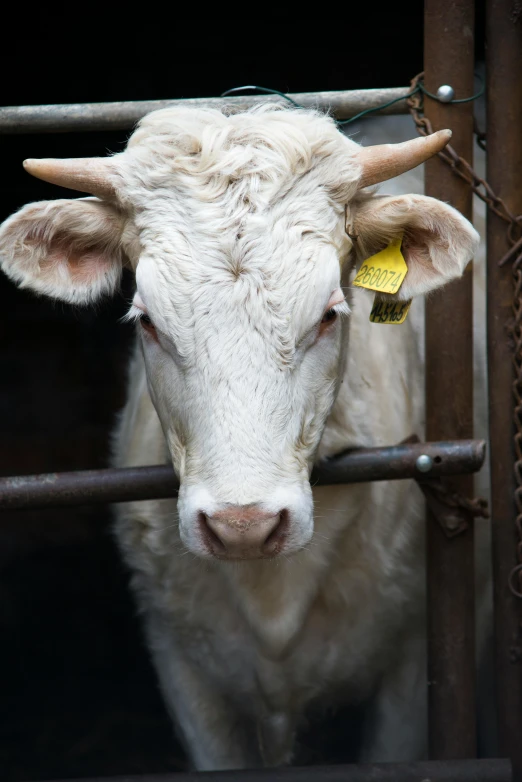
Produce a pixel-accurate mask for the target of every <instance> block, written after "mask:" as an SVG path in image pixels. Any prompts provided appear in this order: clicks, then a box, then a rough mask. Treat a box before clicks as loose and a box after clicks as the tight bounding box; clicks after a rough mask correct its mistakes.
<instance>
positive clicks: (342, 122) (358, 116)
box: [221, 74, 485, 125]
mask: <svg viewBox="0 0 522 782" xmlns="http://www.w3.org/2000/svg"><path fill="white" fill-rule="evenodd" d="M476 75H477V78H479V79H480V81H482V79H481V77H480V76H478V74H476ZM243 90H256V91H257V92H264V93H268V94H269V95H279V97H280V98H284V100H286V101H288V103H291V104H292V105H293V106H295V107H296V108H297V109H304V106H301V105H300V104H299V103H297V102H296V101H295V100H293V98H291V97H290V96H289V95H286V94H285V93H284V92H280V91H279V90H272V89H271V88H270V87H258V86H257V85H255V84H246V85H245V86H244V87H233V88H232V89H231V90H226V91H225V92H223V93H221V97H222V98H226V97H227V95H232V93H234V92H243ZM484 90H485V87H484V85H483V86H482V89H481V90H480V91H479V92H477V93H476V95H472V96H471V97H470V98H458V99H457V100H455V99H454V100H450V101H441V100H440V98H438V97H437V96H436V95H433V93H431V92H428V90H427V89H426V88H425V86H424V84H423V82H422V81H419V82H418V84H417V86H416V87H415V88H414V89H413V90H412V91H411V92H409V93H408V94H407V95H404V96H402V97H400V98H394V99H393V100H390V101H388V103H383V104H382V105H381V106H376V107H375V108H373V109H365V110H364V111H360V112H359V114H356V115H355V117H350V118H349V119H338V120H335V121H336V123H337V125H349V124H350V123H351V122H355V120H358V119H361V117H365V116H366V115H367V114H373V113H374V112H376V111H382V110H383V109H387V108H388V106H393V104H394V103H399V101H401V100H406V98H411V96H412V95H415V93H417V92H422V93H423V94H424V95H428V97H430V98H433V100H436V101H438V102H439V103H447V105H451V104H452V103H470V102H471V101H474V100H477V98H480V97H481V96H482V95H483V94H484Z"/></svg>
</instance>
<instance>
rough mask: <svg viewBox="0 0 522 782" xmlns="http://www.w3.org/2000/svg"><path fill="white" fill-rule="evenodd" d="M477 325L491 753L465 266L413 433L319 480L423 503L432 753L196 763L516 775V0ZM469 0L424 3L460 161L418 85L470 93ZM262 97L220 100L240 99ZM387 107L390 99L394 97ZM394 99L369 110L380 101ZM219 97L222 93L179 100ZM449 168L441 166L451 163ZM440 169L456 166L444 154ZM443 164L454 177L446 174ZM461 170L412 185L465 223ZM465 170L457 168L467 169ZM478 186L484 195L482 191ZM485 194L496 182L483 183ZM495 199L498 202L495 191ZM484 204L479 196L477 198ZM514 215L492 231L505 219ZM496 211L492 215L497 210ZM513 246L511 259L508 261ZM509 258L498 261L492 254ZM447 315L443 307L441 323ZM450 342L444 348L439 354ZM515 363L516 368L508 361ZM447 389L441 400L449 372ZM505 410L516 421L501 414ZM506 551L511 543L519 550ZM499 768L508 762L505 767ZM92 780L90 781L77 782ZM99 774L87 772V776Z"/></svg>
mask: <svg viewBox="0 0 522 782" xmlns="http://www.w3.org/2000/svg"><path fill="white" fill-rule="evenodd" d="M486 23H487V32H486V42H487V63H486V64H487V123H488V124H487V161H488V168H487V179H488V182H489V185H490V186H491V187H490V189H489V190H487V195H488V196H489V201H488V203H489V204H490V206H492V207H493V208H492V209H490V210H489V213H488V227H487V251H488V283H487V306H488V314H487V327H488V385H489V415H490V446H489V458H490V469H491V486H492V502H491V516H492V533H493V545H492V561H493V577H494V607H495V654H496V658H495V660H496V662H495V676H496V693H497V709H498V721H499V749H500V754H501V756H502V758H504V759H498V760H476V759H475V758H476V725H475V649H474V608H473V606H474V582H473V577H474V564H473V516H474V515H477V513H480V507H477V505H476V504H475V505H474V504H473V503H469V502H466V500H465V499H464V498H468V497H472V496H473V479H472V473H473V472H476V471H477V470H479V469H480V467H481V465H482V463H483V461H484V457H485V446H484V443H482V442H480V441H477V440H472V439H471V438H472V437H473V432H472V423H471V422H472V414H471V413H472V408H473V386H472V380H473V371H472V370H473V356H472V294H471V290H472V288H471V284H472V273H471V269H469V270H468V271H467V272H466V273H465V274H464V277H463V278H462V279H461V280H460V281H458V282H456V283H453V284H452V285H451V286H450V287H449V288H448V289H447V290H446V291H445V292H444V298H442V296H438V295H437V294H436V295H434V296H433V297H432V298H430V299H429V300H428V302H427V305H426V409H427V431H426V437H427V440H428V442H427V443H419V442H418V441H416V440H415V438H411V439H410V440H409V441H406V442H404V443H402V444H399V445H395V446H390V447H388V448H373V449H358V450H354V451H351V452H348V453H346V454H343V455H341V456H340V457H338V458H336V459H335V460H331V461H330V462H328V463H326V464H323V465H321V466H320V467H318V468H317V470H316V471H315V474H314V480H316V482H318V483H322V484H332V483H350V482H360V481H371V480H394V479H405V478H410V479H411V478H414V479H416V480H417V481H418V482H419V485H420V486H421V488H422V489H423V491H424V492H425V494H426V496H427V498H428V507H429V510H428V535H427V554H428V556H427V579H428V681H429V682H430V687H429V732H430V757H431V758H432V760H430V761H426V762H424V763H412V764H386V765H374V766H331V767H323V768H317V767H310V768H306V769H298V768H285V769H277V770H264V771H261V770H260V771H237V772H215V773H208V772H207V773H205V774H204V777H205V778H210V779H215V780H216V782H226V780H232V779H237V780H239V779H244V780H252V782H254V780H257V779H259V780H263V779H271V780H278V781H279V780H281V781H282V782H284V781H286V782H305V780H318V779H324V780H330V781H331V782H334V781H335V782H337V781H339V782H340V781H341V780H343V781H344V780H346V782H364V781H365V780H375V782H378V781H382V782H384V781H385V780H386V781H387V782H392V781H394V782H395V780H397V782H398V781H399V780H400V781H401V782H410V781H411V782H414V780H415V782H421V780H425V782H426V780H428V779H429V780H434V782H435V780H440V782H442V780H447V781H448V782H449V780H452V782H458V780H461V781H462V782H464V781H466V782H467V781H468V780H470V781H471V780H482V781H483V782H488V781H489V780H491V782H493V780H495V782H503V781H504V780H505V782H507V781H508V780H510V779H516V780H522V522H521V519H522V515H517V513H519V512H522V433H521V431H522V408H521V407H520V405H521V403H522V402H521V400H522V380H521V379H520V373H521V367H522V325H521V323H522V271H519V266H520V267H521V268H522V238H521V236H520V233H521V229H522V135H521V127H522V8H521V6H520V3H519V2H518V0H488V4H487V18H486ZM473 29H474V2H473V0H426V2H425V33H424V37H425V73H424V84H425V91H424V100H425V107H424V111H425V117H426V118H427V119H428V120H429V121H430V122H431V125H432V126H433V128H434V129H439V128H444V127H450V128H451V129H452V130H453V145H454V147H455V148H456V150H457V151H458V154H459V155H460V156H462V157H464V158H465V159H467V160H469V161H471V160H472V151H473V129H474V126H473V104H472V103H471V102H462V103H459V102H458V101H457V102H456V103H442V102H440V101H438V100H436V99H434V98H433V97H430V93H431V94H432V96H433V94H434V93H436V92H437V89H438V88H439V87H440V86H441V85H443V84H450V85H451V86H452V87H453V88H454V90H455V95H456V97H457V98H460V97H463V96H470V95H472V93H473V67H474V40H473ZM410 92H411V88H408V87H404V88H396V89H385V90H356V91H347V92H334V93H304V94H298V95H292V96H291V97H292V98H293V99H294V100H295V101H296V102H297V103H299V104H300V105H302V106H307V107H312V106H313V107H316V108H323V109H324V110H329V111H331V112H332V113H333V115H334V116H335V117H336V118H337V119H346V118H350V117H353V116H354V115H356V114H359V113H360V112H362V111H365V110H368V109H371V110H374V111H376V113H387V114H390V113H407V112H408V110H409V109H408V104H407V101H406V100H405V98H406V97H407V96H408V95H409V94H410ZM259 100H263V101H266V100H269V101H278V100H280V99H279V98H278V97H276V96H269V97H267V96H263V97H261V98H260V97H240V98H239V97H233V98H227V99H226V103H227V105H230V104H236V105H237V108H238V109H239V108H244V107H247V106H251V105H252V104H254V103H256V102H258V101H259ZM393 101H395V102H393ZM177 102H178V101H145V102H124V103H105V104H77V105H66V106H22V107H12V108H10V107H7V108H2V109H0V134H10V133H53V132H57V131H60V132H64V131H77V130H82V131H88V130H92V131H94V130H109V129H110V130H118V129H129V128H130V127H132V125H133V124H134V123H135V122H136V121H137V120H138V119H140V118H141V117H142V116H144V115H145V114H147V113H148V112H150V111H152V110H154V109H157V108H162V107H165V106H167V105H172V104H175V103H177ZM390 102H392V105H389V106H387V107H386V108H383V109H382V110H379V107H380V106H382V105H383V104H385V103H390ZM183 103H185V104H197V105H200V104H206V105H208V104H211V105H215V106H216V105H217V106H219V105H221V104H222V103H223V101H222V99H220V98H211V99H198V100H188V101H183ZM450 162H451V161H450ZM452 165H453V168H455V169H458V165H457V164H456V163H455V161H453V164H452ZM457 173H459V172H458V171H457ZM465 180H466V177H463V176H462V174H461V175H460V177H459V176H455V172H454V171H452V169H451V167H450V166H448V165H447V163H446V162H445V161H444V160H442V159H438V158H435V159H432V160H430V161H429V162H428V163H427V165H426V193H427V194H428V195H432V196H434V197H436V198H439V199H441V200H443V201H449V202H450V203H451V204H452V205H453V206H456V207H457V208H458V209H460V211H461V212H462V213H463V214H464V215H465V216H466V217H468V218H470V219H471V217H472V215H471V198H472V191H471V188H470V187H469V184H468V181H465ZM468 180H469V178H468ZM491 188H492V190H491ZM493 191H494V192H493ZM495 193H496V194H497V196H500V197H501V198H502V202H499V201H498V198H496V196H495ZM486 200H488V199H487V198H486ZM499 204H501V205H502V206H506V205H507V207H508V211H509V210H510V211H511V213H512V215H520V216H519V217H518V218H515V219H512V220H511V221H510V222H509V230H508V233H507V234H506V224H505V219H506V218H505V216H504V215H503V214H502V210H501V209H500V207H499ZM503 216H504V220H503V219H502V218H503ZM517 253H518V258H517V259H516V260H515V256H516V255H517ZM506 257H507V260H509V261H513V263H512V264H511V263H507V262H506V263H503V264H502V265H501V266H499V260H500V259H502V258H506ZM448 313H450V314H451V317H448ZM447 344H451V345H452V349H451V352H448V351H446V350H445V349H444V346H445V345H447ZM513 367H515V374H514V371H513ZM448 378H451V383H452V386H454V387H457V388H458V389H459V394H458V395H457V396H456V397H455V398H453V399H452V400H451V404H450V400H449V399H447V382H448ZM515 404H516V409H515V416H514V413H513V410H514V405H515ZM176 490H177V483H176V478H175V476H174V474H173V472H172V469H171V468H170V467H167V466H157V467H141V468H130V469H119V470H118V469H109V470H92V471H84V472H74V473H62V474H51V475H42V476H29V477H14V478H4V479H0V510H1V509H16V508H43V507H58V506H66V505H68V506H72V505H80V504H87V503H100V502H119V501H124V500H139V499H151V498H163V497H172V496H175V493H176ZM517 552H518V553H517ZM511 763H512V764H513V774H514V775H513V776H512V768H511ZM199 777H203V775H200V774H195V775H194V774H190V775H186V774H175V775H167V776H165V775H161V776H141V777H128V776H126V777H118V779H121V780H122V781H123V780H126V781H127V782H138V780H139V782H162V781H163V782H167V780H168V782H175V780H178V781H179V782H182V781H183V780H185V779H187V780H188V779H194V778H199ZM91 782H92V781H91ZM99 782H101V781H99Z"/></svg>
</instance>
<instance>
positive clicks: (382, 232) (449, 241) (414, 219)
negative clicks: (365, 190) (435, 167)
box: [347, 195, 480, 300]
mask: <svg viewBox="0 0 522 782" xmlns="http://www.w3.org/2000/svg"><path fill="white" fill-rule="evenodd" d="M347 219H348V223H349V224H348V225H347V229H348V230H349V233H350V234H352V233H355V234H356V235H357V237H358V238H357V240H356V241H354V249H355V252H356V256H357V265H360V263H361V262H362V261H364V260H365V259H366V258H368V257H370V256H371V255H373V254H374V253H377V252H379V250H382V249H383V248H384V247H386V245H387V244H389V243H390V242H391V241H392V240H393V239H396V238H397V237H398V236H400V234H401V233H403V240H402V248H401V249H402V254H403V256H404V259H405V261H406V264H407V266H408V274H407V275H406V278H405V279H404V282H403V283H402V286H401V288H400V291H399V293H398V294H397V295H396V296H393V297H392V298H394V299H399V300H406V299H411V298H412V297H413V296H418V295H420V294H424V293H428V292H429V291H432V290H435V288H439V287H440V286H441V285H444V284H445V283H447V282H449V281H450V280H454V279H455V278H457V277H460V276H461V275H462V273H463V271H464V269H465V268H466V266H467V265H468V263H469V262H470V261H471V260H472V258H473V256H474V255H475V253H476V251H477V249H478V245H479V242H480V237H479V235H478V233H477V232H476V231H475V229H474V228H473V226H472V225H471V223H470V222H468V220H466V219H465V218H464V217H462V215H461V214H460V212H458V211H457V210H456V209H453V207H451V206H448V205H447V204H444V203H442V201H437V199H435V198H428V197H427V196H421V195H403V196H368V197H363V198H362V199H361V200H356V201H355V202H352V203H351V204H350V209H349V210H348V212H347Z"/></svg>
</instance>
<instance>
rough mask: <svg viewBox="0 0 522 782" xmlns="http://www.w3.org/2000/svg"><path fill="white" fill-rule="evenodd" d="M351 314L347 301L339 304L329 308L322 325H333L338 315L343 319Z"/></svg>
mask: <svg viewBox="0 0 522 782" xmlns="http://www.w3.org/2000/svg"><path fill="white" fill-rule="evenodd" d="M350 312H351V310H350V307H349V306H348V302H347V301H346V299H345V300H344V301H341V302H339V304H334V306H333V307H329V308H328V309H327V310H326V312H325V313H324V315H323V317H322V319H321V323H331V322H332V321H334V320H335V318H336V317H337V316H338V315H340V316H341V317H347V316H348V315H350Z"/></svg>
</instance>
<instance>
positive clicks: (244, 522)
mask: <svg viewBox="0 0 522 782" xmlns="http://www.w3.org/2000/svg"><path fill="white" fill-rule="evenodd" d="M289 517H290V514H289V511H288V510H287V509H286V508H283V509H282V510H280V511H279V512H278V513H275V514H274V513H270V512H267V511H265V510H262V509H261V508H260V507H259V506H257V505H255V504H254V505H230V506H228V507H226V508H225V509H223V510H220V511H218V512H216V513H213V514H212V515H208V514H206V513H204V512H203V511H200V512H199V513H198V524H199V530H200V534H201V537H202V540H203V543H204V545H205V547H206V548H207V550H208V553H209V554H211V555H212V556H215V557H218V558H219V559H232V560H238V559H266V558H270V557H274V556H276V555H277V554H279V552H280V551H281V549H282V548H283V547H284V544H285V540H286V537H287V535H288V529H289V525H290V518H289Z"/></svg>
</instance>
